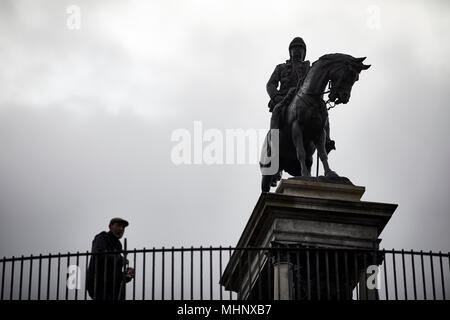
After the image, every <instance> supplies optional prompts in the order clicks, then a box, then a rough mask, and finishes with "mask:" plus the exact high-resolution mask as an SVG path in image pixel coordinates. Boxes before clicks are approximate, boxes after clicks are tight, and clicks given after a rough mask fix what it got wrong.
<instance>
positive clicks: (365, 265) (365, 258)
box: [363, 252, 369, 300]
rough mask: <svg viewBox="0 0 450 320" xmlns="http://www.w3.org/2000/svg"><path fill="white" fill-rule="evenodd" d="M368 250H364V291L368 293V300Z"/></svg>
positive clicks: (367, 296) (367, 294) (367, 295)
mask: <svg viewBox="0 0 450 320" xmlns="http://www.w3.org/2000/svg"><path fill="white" fill-rule="evenodd" d="M366 254H367V253H366V252H363V268H364V291H365V293H366V300H368V298H369V288H367V257H366Z"/></svg>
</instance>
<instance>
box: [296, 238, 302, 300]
mask: <svg viewBox="0 0 450 320" xmlns="http://www.w3.org/2000/svg"><path fill="white" fill-rule="evenodd" d="M296 249H297V250H296V251H295V259H296V263H297V290H296V293H295V295H296V298H297V299H298V300H301V298H302V296H301V292H302V291H301V289H300V253H299V251H300V247H299V246H297V248H296Z"/></svg>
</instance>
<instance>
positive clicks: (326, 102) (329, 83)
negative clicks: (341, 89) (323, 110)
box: [322, 81, 336, 111]
mask: <svg viewBox="0 0 450 320" xmlns="http://www.w3.org/2000/svg"><path fill="white" fill-rule="evenodd" d="M330 92H331V81H328V91H324V93H322V94H327V93H330ZM325 105H328V106H329V107H328V108H327V111H329V110H330V109H333V108H334V107H336V103H333V104H331V101H330V99H328V100H327V101H325Z"/></svg>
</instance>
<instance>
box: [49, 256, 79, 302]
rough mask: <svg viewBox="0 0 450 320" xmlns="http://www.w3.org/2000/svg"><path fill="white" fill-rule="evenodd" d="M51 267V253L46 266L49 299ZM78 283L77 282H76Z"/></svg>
mask: <svg viewBox="0 0 450 320" xmlns="http://www.w3.org/2000/svg"><path fill="white" fill-rule="evenodd" d="M51 269H52V254H51V253H50V254H49V257H48V267H47V300H50V277H51ZM77 283H78V282H77Z"/></svg>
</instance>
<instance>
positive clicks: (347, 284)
mask: <svg viewBox="0 0 450 320" xmlns="http://www.w3.org/2000/svg"><path fill="white" fill-rule="evenodd" d="M344 270H345V275H344V276H345V299H347V300H348V299H349V298H351V297H349V296H348V295H349V279H348V277H349V275H348V257H347V251H344Z"/></svg>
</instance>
